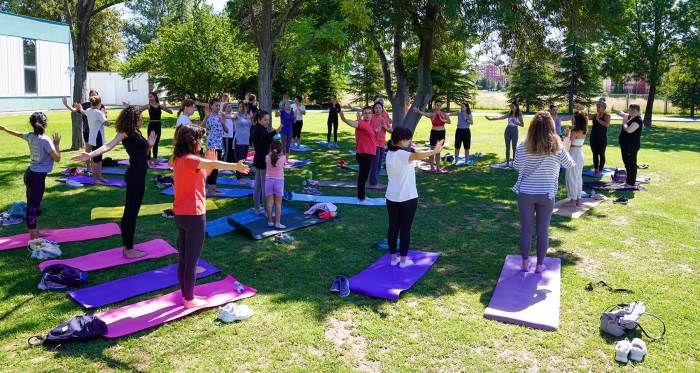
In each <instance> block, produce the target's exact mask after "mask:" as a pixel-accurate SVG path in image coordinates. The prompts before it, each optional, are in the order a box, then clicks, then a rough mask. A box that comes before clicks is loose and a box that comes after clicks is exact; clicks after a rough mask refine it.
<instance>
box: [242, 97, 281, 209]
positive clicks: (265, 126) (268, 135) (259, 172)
mask: <svg viewBox="0 0 700 373" xmlns="http://www.w3.org/2000/svg"><path fill="white" fill-rule="evenodd" d="M251 107H252V106H249V109H250V108H251ZM281 128H282V125H281V124H280V127H278V128H277V129H274V130H270V113H268V112H267V111H265V110H258V111H256V112H255V114H254V115H253V129H252V133H253V147H254V149H255V156H254V157H253V167H254V168H255V182H254V189H253V207H255V214H256V215H259V214H260V207H261V206H264V205H263V203H264V202H265V199H264V192H265V179H266V177H265V171H266V169H267V164H266V162H265V157H266V156H267V153H269V152H270V144H272V140H273V138H274V137H275V135H277V132H279V130H280V129H281Z"/></svg>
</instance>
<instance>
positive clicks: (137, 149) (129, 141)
mask: <svg viewBox="0 0 700 373" xmlns="http://www.w3.org/2000/svg"><path fill="white" fill-rule="evenodd" d="M122 145H123V146H124V149H126V153H127V154H129V170H128V171H132V172H133V171H139V172H144V173H145V172H146V170H148V160H147V158H148V141H146V139H145V138H144V137H143V135H141V133H140V132H132V133H130V134H129V135H128V136H127V137H125V138H124V139H123V140H122Z"/></svg>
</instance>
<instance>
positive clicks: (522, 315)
mask: <svg viewBox="0 0 700 373" xmlns="http://www.w3.org/2000/svg"><path fill="white" fill-rule="evenodd" d="M536 263H537V258H536V257H530V272H522V271H521V269H520V266H521V264H522V258H521V257H520V256H519V255H508V256H507V257H506V262H505V264H504V265H503V270H502V271H501V277H499V279H498V283H497V284H496V290H494V292H493V295H492V296H491V301H489V306H488V307H487V308H486V310H484V317H486V318H487V319H490V320H496V321H501V322H505V323H511V324H517V325H523V326H528V327H530V328H535V329H543V330H548V331H554V330H557V328H558V327H559V298H560V295H559V291H560V275H561V262H560V260H559V259H558V258H550V257H545V258H544V265H545V270H544V272H542V273H535V272H534V270H533V269H534V267H535V264H536Z"/></svg>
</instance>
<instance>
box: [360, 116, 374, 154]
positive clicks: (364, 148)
mask: <svg viewBox="0 0 700 373" xmlns="http://www.w3.org/2000/svg"><path fill="white" fill-rule="evenodd" d="M357 124H358V127H357V128H356V129H355V151H356V152H357V153H358V154H371V155H375V154H377V145H376V141H377V140H376V138H375V136H376V134H375V133H374V127H372V124H371V121H365V120H363V119H360V120H358V121H357Z"/></svg>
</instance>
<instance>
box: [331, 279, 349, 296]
mask: <svg viewBox="0 0 700 373" xmlns="http://www.w3.org/2000/svg"><path fill="white" fill-rule="evenodd" d="M343 279H345V281H347V279H346V278H345V276H341V275H338V276H335V278H334V279H333V283H332V284H331V291H332V292H334V293H339V292H340V283H341V282H342V281H343Z"/></svg>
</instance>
